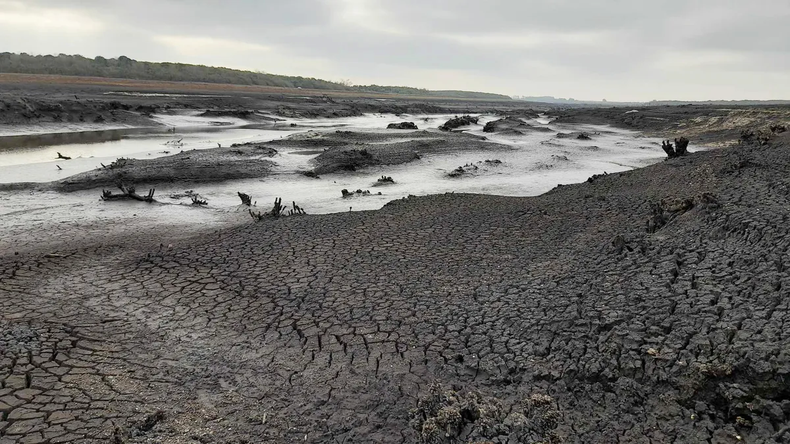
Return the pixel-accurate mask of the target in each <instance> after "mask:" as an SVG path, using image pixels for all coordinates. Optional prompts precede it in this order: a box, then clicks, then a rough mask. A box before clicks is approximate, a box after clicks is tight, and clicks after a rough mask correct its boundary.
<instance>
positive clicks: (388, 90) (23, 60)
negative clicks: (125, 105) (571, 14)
mask: <svg viewBox="0 0 790 444" xmlns="http://www.w3.org/2000/svg"><path fill="white" fill-rule="evenodd" d="M0 72H3V73H18V74H53V75H66V76H87V77H108V78H120V79H136V80H160V81H175V82H205V83H226V84H232V85H258V86H275V87H282V88H306V89H319V90H321V89H325V90H335V91H359V92H366V93H384V94H400V95H414V96H423V97H425V96H436V97H453V98H466V99H491V100H510V97H508V96H505V95H502V94H491V93H482V92H472V91H454V90H444V91H432V90H427V89H420V88H410V87H406V86H380V85H353V86H352V85H348V84H344V83H340V82H330V81H327V80H321V79H315V78H311V77H294V76H281V75H276V74H268V73H263V72H252V71H241V70H238V69H230V68H216V67H211V66H204V65H189V64H184V63H154V62H138V61H137V60H134V59H130V58H129V57H126V56H120V57H118V58H117V59H107V58H104V57H101V56H99V57H96V58H93V59H90V58H87V57H83V56H80V55H66V54H60V55H57V56H53V55H37V56H33V55H29V54H25V53H22V54H14V53H10V52H3V53H0Z"/></svg>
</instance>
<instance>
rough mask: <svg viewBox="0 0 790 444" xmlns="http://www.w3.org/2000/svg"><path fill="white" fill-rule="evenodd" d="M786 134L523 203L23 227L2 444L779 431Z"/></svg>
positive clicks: (10, 274)
mask: <svg viewBox="0 0 790 444" xmlns="http://www.w3.org/2000/svg"><path fill="white" fill-rule="evenodd" d="M620 111H621V112H622V109H621V110H620ZM706 112H707V111H706ZM590 116H593V117H590ZM579 118H581V117H579ZM584 118H587V119H593V118H595V119H597V118H599V117H596V116H595V115H594V113H593V112H590V113H589V114H588V115H587V117H584ZM612 120H616V119H614V118H612ZM612 123H616V122H612ZM661 125H664V123H662V124H661ZM656 128H657V127H656ZM647 130H649V128H645V131H647ZM787 134H788V133H784V134H781V135H777V136H774V137H773V138H772V140H771V141H770V142H769V143H768V144H759V143H754V144H748V143H745V144H742V145H738V146H733V147H730V148H725V149H721V150H712V151H706V152H699V153H694V154H692V155H690V156H688V157H683V158H677V159H672V160H668V161H666V162H662V163H660V164H657V165H653V166H650V167H647V168H643V169H639V170H634V171H629V172H625V173H617V174H609V175H606V176H599V177H595V178H591V180H590V181H588V182H587V183H583V184H577V185H568V186H562V187H558V188H556V189H554V190H553V191H551V192H549V193H547V194H544V195H542V196H538V197H534V198H513V197H508V198H506V197H496V196H483V195H460V194H447V195H436V196H427V197H419V198H409V199H405V200H399V201H395V202H393V203H391V204H388V205H387V206H386V207H385V208H383V209H382V210H379V211H371V212H353V213H338V214H329V215H321V216H300V217H288V218H281V219H270V220H264V221H261V222H258V223H249V224H248V225H244V226H240V227H236V228H231V229H223V230H219V231H210V230H205V231H203V232H200V233H184V232H183V231H181V230H180V229H177V228H175V227H174V228H171V229H168V228H167V227H163V228H160V229H157V230H149V231H136V230H133V229H132V228H130V229H129V231H128V232H127V233H126V234H118V232H119V230H117V229H114V230H113V234H111V235H110V234H107V235H101V234H100V233H99V234H97V231H96V230H91V233H92V234H91V236H88V235H85V234H83V233H81V232H80V230H76V229H75V230H64V231H62V232H52V233H44V232H43V231H42V230H37V229H36V227H31V232H30V235H31V236H32V237H34V238H36V240H37V242H36V243H31V244H28V245H29V247H27V248H26V249H25V250H23V251H19V252H12V251H0V295H1V297H0V313H1V314H0V443H5V442H9V443H11V442H25V443H36V442H42V443H58V442H84V443H93V442H115V443H121V442H128V443H138V442H139V443H143V442H146V443H154V442H156V443H159V442H166V443H168V442H169V443H197V442H200V443H207V442H218V443H242V442H249V443H254V442H255V443H257V442H272V443H280V442H326V443H342V442H385V443H389V442H392V443H411V442H429V443H456V442H458V443H461V442H493V443H511V442H552V443H556V442H596V443H597V442H662V443H663V442H710V443H737V442H755V443H756V442H761V443H762V442H767V443H772V442H774V443H782V442H790V432H788V430H790V429H788V426H790V345H788V344H790V298H788V288H790V274H789V273H788V266H787V264H788V263H789V262H790V236H788V230H789V229H788V226H789V225H788V222H790V221H788V216H790V214H789V213H790V211H788V210H790V200H789V196H790V179H788V178H789V177H790V174H789V173H790V141H789V140H788V138H789V137H788V136H787ZM352 136H353V134H352V135H349V137H352ZM330 137H333V136H330ZM459 137H460V136H459ZM711 137H712V136H711ZM366 140H368V139H366ZM337 148H338V149H339V150H341V151H342V150H343V149H345V148H344V146H343V145H338V146H337ZM250 149H253V148H250ZM409 149H411V148H409ZM330 151H332V150H330ZM394 152H395V153H398V152H399V151H397V150H395V151H394ZM118 223H119V224H122V223H123V221H119V222H118ZM131 227H135V226H134V225H131ZM17 253H18V254H17Z"/></svg>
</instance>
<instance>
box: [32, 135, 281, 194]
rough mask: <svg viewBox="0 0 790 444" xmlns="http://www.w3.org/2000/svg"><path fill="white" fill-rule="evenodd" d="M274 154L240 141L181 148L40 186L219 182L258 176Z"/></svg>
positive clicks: (75, 187)
mask: <svg viewBox="0 0 790 444" xmlns="http://www.w3.org/2000/svg"><path fill="white" fill-rule="evenodd" d="M275 154H277V151H276V150H274V149H273V148H268V147H265V146H261V145H258V144H244V145H235V146H233V147H230V148H212V149H208V150H192V151H182V152H180V153H178V154H174V155H171V156H165V157H159V158H156V159H118V160H116V161H115V162H113V163H111V164H109V165H104V166H102V167H100V168H97V169H95V170H91V171H86V172H84V173H80V174H76V175H74V176H71V177H68V178H66V179H63V180H61V181H57V182H53V183H51V184H49V185H43V186H42V187H43V188H51V189H55V190H59V191H76V190H84V189H91V188H99V187H111V188H114V187H115V186H116V184H118V183H119V182H121V183H125V184H130V185H131V184H134V185H137V186H138V187H140V188H142V187H143V186H151V187H154V186H156V184H159V183H169V182H219V181H223V180H231V179H243V178H254V177H262V176H265V175H266V174H267V173H268V172H269V171H270V170H271V167H272V166H273V163H272V162H271V161H270V160H267V159H268V158H270V157H272V156H274V155H275Z"/></svg>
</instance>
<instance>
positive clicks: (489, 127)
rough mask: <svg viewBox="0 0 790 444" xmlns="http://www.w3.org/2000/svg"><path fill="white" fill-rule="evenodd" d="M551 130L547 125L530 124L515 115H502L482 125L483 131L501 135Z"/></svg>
mask: <svg viewBox="0 0 790 444" xmlns="http://www.w3.org/2000/svg"><path fill="white" fill-rule="evenodd" d="M534 131H539V132H551V131H552V129H551V128H548V127H540V126H532V125H530V124H528V123H526V122H524V121H523V120H521V119H518V118H515V117H504V118H502V119H499V120H494V121H492V122H488V123H486V124H485V126H484V127H483V132H485V133H498V134H502V135H523V134H527V133H529V132H534Z"/></svg>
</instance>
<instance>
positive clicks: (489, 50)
mask: <svg viewBox="0 0 790 444" xmlns="http://www.w3.org/2000/svg"><path fill="white" fill-rule="evenodd" d="M788 24H790V1H788V0H751V1H746V0H542V1H533V0H486V1H482V0H223V1H220V0H216V1H215V0H134V1H130V0H0V42H3V43H2V45H0V51H10V52H27V53H30V54H58V53H66V54H81V55H84V56H86V57H94V56H96V55H102V56H105V57H108V58H109V57H117V56H119V55H126V56H128V57H131V58H133V59H137V60H149V61H177V62H185V63H198V64H205V65H214V66H227V67H232V68H239V69H250V70H261V71H266V72H270V73H276V74H289V75H303V76H309V77H319V78H324V79H328V80H343V79H348V80H350V81H351V82H353V83H355V84H370V83H377V84H386V85H408V86H416V87H423V88H431V89H466V90H478V91H488V92H498V93H503V94H509V95H553V96H556V97H573V98H576V99H585V100H601V99H607V100H610V101H613V100H622V101H626V100H651V99H659V100H661V99H679V100H707V99H790V26H788Z"/></svg>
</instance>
